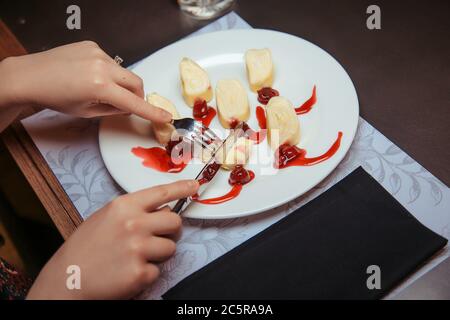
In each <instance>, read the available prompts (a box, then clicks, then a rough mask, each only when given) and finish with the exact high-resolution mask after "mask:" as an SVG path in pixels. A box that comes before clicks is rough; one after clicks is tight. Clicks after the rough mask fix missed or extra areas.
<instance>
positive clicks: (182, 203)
mask: <svg viewBox="0 0 450 320" xmlns="http://www.w3.org/2000/svg"><path fill="white" fill-rule="evenodd" d="M190 203H191V199H190V198H183V199H180V200H178V201H177V203H176V204H175V205H174V207H173V209H172V211H173V212H175V213H177V214H178V215H181V214H182V213H183V211H184V210H185V209H186V208H187V206H188V205H189V204H190Z"/></svg>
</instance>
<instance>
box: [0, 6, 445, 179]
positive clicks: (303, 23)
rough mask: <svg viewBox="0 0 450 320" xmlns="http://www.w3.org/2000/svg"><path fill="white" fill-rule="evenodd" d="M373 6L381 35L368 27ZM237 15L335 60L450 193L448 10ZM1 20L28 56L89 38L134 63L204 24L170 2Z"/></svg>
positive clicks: (330, 9)
mask: <svg viewBox="0 0 450 320" xmlns="http://www.w3.org/2000/svg"><path fill="white" fill-rule="evenodd" d="M373 3H376V4H377V5H379V6H380V7H381V15H382V30H377V31H370V30H368V29H367V28H366V17H367V15H366V8H367V6H368V5H370V4H373ZM69 4H78V5H79V6H80V7H81V11H82V29H81V30H79V31H69V30H68V29H67V28H66V27H65V20H66V17H67V15H66V13H65V11H66V8H67V6H68V5H69ZM235 11H236V12H237V13H238V14H239V15H241V16H242V17H243V18H244V19H245V20H247V21H248V22H249V23H250V24H251V25H252V26H254V27H258V28H269V29H276V30H280V31H284V32H288V33H291V34H295V35H298V36H300V37H302V38H305V39H307V40H309V41H312V42H314V43H316V44H317V45H319V46H321V47H322V48H323V49H325V50H326V51H328V52H330V53H331V54H332V55H334V56H335V57H336V58H337V60H339V61H340V62H341V63H342V64H343V66H344V67H345V69H346V70H347V71H348V72H349V74H350V76H351V78H352V79H353V81H354V83H355V86H356V88H357V91H358V96H359V99H360V105H361V115H362V116H363V117H364V118H365V119H366V120H368V121H369V122H370V123H371V124H373V125H374V126H375V127H376V128H377V129H378V130H380V131H381V132H382V133H383V134H385V135H386V136H387V137H388V138H389V139H391V140H393V141H394V142H395V143H396V144H398V145H399V146H400V147H401V148H403V149H404V150H405V151H406V152H407V153H409V154H410V155H411V156H412V157H413V158H414V159H416V160H417V161H418V162H419V163H421V164H422V165H423V166H424V167H426V168H427V169H428V170H430V171H431V172H432V173H433V174H434V175H436V176H437V177H438V178H440V179H441V180H442V181H444V182H445V183H446V184H447V185H449V184H450V166H449V159H450V129H449V126H450V63H449V62H450V61H449V60H450V59H449V57H450V41H449V38H450V1H448V0H442V1H440V0H433V1H406V0H397V1H392V0H379V1H376V2H373V1H366V0H340V1H336V0H328V1H325V0H314V1H299V0H297V1H294V0H292V1H275V0H258V1H251V0H246V1H244V0H241V1H239V0H238V1H237V4H236V5H235ZM0 14H1V15H2V16H1V17H2V19H3V20H4V21H6V23H7V25H8V26H9V27H10V28H11V29H12V31H13V32H14V34H15V35H16V36H17V37H18V39H19V40H20V42H21V43H22V44H23V45H24V47H25V48H26V49H27V50H28V51H30V52H35V51H40V50H43V49H47V48H51V47H53V46H57V45H60V44H63V43H68V42H73V41H78V40H82V39H91V40H95V41H97V42H98V43H99V44H100V45H101V46H102V47H103V48H104V49H105V51H107V52H108V53H109V54H111V55H115V54H120V55H121V56H122V57H123V58H125V60H126V61H127V62H128V63H132V62H135V61H137V60H139V59H141V58H143V57H145V56H147V55H148V54H150V53H152V52H153V51H155V50H157V49H158V48H161V47H163V46H165V45H167V44H169V43H171V42H173V41H175V40H177V39H179V38H181V37H183V36H184V35H187V34H189V33H191V32H192V31H194V30H195V29H198V28H199V27H201V26H203V25H204V24H206V23H205V22H197V21H195V20H192V19H190V18H188V17H186V16H184V15H183V14H182V13H181V12H180V11H179V10H178V8H177V4H176V1H169V0H152V1H148V0H134V1H133V0H130V1H118V0H116V1H112V0H108V1H106V0H101V1H100V0H97V1H87V0H84V1H76V0H70V1H66V0H58V1H37V0H27V1H24V0H15V1H7V2H6V4H3V5H2V10H1V13H0ZM199 50H201V48H199Z"/></svg>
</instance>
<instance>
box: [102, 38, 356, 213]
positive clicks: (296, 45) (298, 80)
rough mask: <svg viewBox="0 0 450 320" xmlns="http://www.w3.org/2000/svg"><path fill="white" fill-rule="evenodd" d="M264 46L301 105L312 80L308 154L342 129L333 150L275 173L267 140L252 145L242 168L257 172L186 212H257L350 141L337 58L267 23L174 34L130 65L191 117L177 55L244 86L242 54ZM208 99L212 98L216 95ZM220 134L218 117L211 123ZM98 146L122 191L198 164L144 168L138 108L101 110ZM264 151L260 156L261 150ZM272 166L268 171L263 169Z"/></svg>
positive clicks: (314, 175) (319, 174)
mask: <svg viewBox="0 0 450 320" xmlns="http://www.w3.org/2000/svg"><path fill="white" fill-rule="evenodd" d="M265 47H266V48H270V50H271V51H272V56H273V60H274V64H275V82H274V84H273V87H274V88H276V89H278V90H279V91H280V94H281V95H282V96H284V97H286V98H288V99H289V100H291V101H292V103H293V104H294V105H300V104H301V103H303V102H304V101H305V100H306V99H308V98H309V97H310V95H311V92H312V88H313V86H314V85H317V103H316V105H315V106H314V108H313V110H312V111H311V112H309V113H308V114H305V115H301V116H300V127H301V141H300V144H299V146H300V147H302V148H305V149H306V150H307V152H308V156H310V157H312V156H316V155H319V154H322V153H323V152H325V151H326V150H328V148H329V147H330V146H331V145H332V144H333V142H334V141H335V140H336V137H337V134H338V131H342V132H343V138H342V142H341V146H340V148H339V150H338V152H337V153H336V154H335V155H334V156H333V157H332V158H330V159H328V160H327V161H324V162H322V163H320V164H317V165H315V166H311V167H289V168H286V169H283V170H279V171H278V172H276V174H273V173H274V172H273V171H274V170H273V169H272V162H273V152H272V151H270V150H269V148H268V146H267V143H266V141H264V142H262V143H261V144H260V145H258V146H254V148H255V149H254V152H253V155H252V158H251V159H250V160H251V162H255V159H256V158H258V159H259V160H260V162H265V164H261V163H251V164H250V165H249V166H248V168H249V169H251V170H253V171H254V172H255V173H256V178H255V180H253V181H252V182H251V183H249V184H248V185H246V186H245V187H244V188H243V190H242V192H241V194H240V196H239V197H237V198H236V199H233V200H231V201H228V202H225V203H222V204H219V205H204V204H199V203H193V204H192V205H191V206H190V207H189V208H188V209H187V210H186V212H185V216H186V217H190V218H206V219H217V218H233V217H240V216H246V215H250V214H255V213H259V212H263V211H265V210H268V209H271V208H273V207H277V206H280V205H282V204H284V203H286V202H288V201H290V200H292V199H294V198H296V197H298V196H300V195H302V194H303V193H305V192H307V191H308V190H310V189H311V188H313V187H314V186H315V185H316V184H318V183H319V182H320V181H321V180H322V179H324V178H325V177H326V176H327V175H328V174H330V172H332V171H333V169H334V168H335V167H336V166H337V165H338V163H339V162H340V161H341V160H342V158H343V157H344V155H345V153H346V152H347V151H348V149H349V148H350V144H351V143H352V140H353V137H354V135H355V132H356V128H357V124H358V113H359V106H358V98H357V95H356V91H355V87H354V86H353V83H352V81H351V79H350V77H349V76H348V74H347V73H346V72H345V70H344V69H343V68H342V66H341V65H340V64H339V63H338V62H337V61H336V60H335V59H334V58H333V57H332V56H330V55H329V54H328V53H327V52H325V51H324V50H322V49H321V48H319V47H317V46H316V45H314V44H312V43H310V42H308V41H305V40H303V39H301V38H298V37H295V36H292V35H289V34H285V33H281V32H276V31H269V30H258V29H253V30H230V31H220V32H215V33H208V34H205V35H200V36H197V37H193V38H188V39H185V40H182V41H179V42H176V43H174V44H172V45H170V46H168V47H166V48H163V49H161V50H159V51H158V52H156V53H154V54H153V55H151V56H150V57H148V58H147V59H145V60H144V61H143V62H142V63H140V64H139V65H138V66H137V67H136V68H135V69H134V70H133V71H134V72H135V73H136V74H138V75H139V76H140V77H142V79H143V80H144V84H145V92H157V93H159V94H161V95H163V96H165V97H167V98H169V99H170V100H171V101H172V102H173V103H174V104H175V105H176V106H177V108H178V110H179V112H180V114H181V116H186V117H191V116H192V109H191V108H189V107H188V106H186V104H185V103H184V101H183V98H182V96H181V88H180V80H179V73H178V63H179V61H180V60H181V59H182V58H183V57H185V56H186V57H190V58H192V59H194V60H195V61H197V62H198V63H199V64H200V65H201V66H202V67H203V68H205V69H206V70H207V72H208V74H209V76H210V79H211V83H212V86H213V88H215V85H216V83H217V81H218V80H219V79H223V78H236V79H239V80H240V81H241V82H242V84H244V85H245V86H246V87H248V82H247V78H246V71H245V64H244V61H243V54H244V53H245V51H246V50H247V49H250V48H265ZM248 96H249V101H250V105H251V112H252V114H251V118H250V120H249V121H248V123H249V125H250V126H251V127H252V128H255V129H258V126H257V121H256V117H255V108H256V106H257V105H260V104H259V103H258V102H257V99H256V95H255V94H254V93H252V92H251V91H250V90H249V91H248ZM210 105H213V106H215V101H214V100H213V101H211V103H210ZM210 127H211V128H212V129H214V130H215V131H216V132H218V131H220V132H221V133H222V136H224V135H225V134H226V132H225V130H224V129H223V128H222V127H221V126H220V124H219V122H218V120H217V117H216V118H215V119H214V120H213V122H212V124H211V126H210ZM99 143H100V150H101V154H102V157H103V160H104V162H105V165H106V167H107V168H108V170H109V172H110V173H111V175H112V176H113V178H114V179H115V180H116V181H117V183H118V184H119V185H120V186H121V187H122V188H123V189H125V190H126V191H128V192H133V191H136V190H140V189H143V188H146V187H151V186H156V185H159V184H164V183H169V182H173V181H176V180H179V179H185V178H194V177H195V176H196V174H197V173H198V172H199V170H200V169H201V166H202V165H201V164H199V163H197V164H191V165H188V167H187V168H186V169H185V170H184V171H183V172H181V173H178V174H168V173H161V172H157V171H155V170H152V169H149V168H145V167H144V166H143V165H142V164H141V159H139V158H137V157H136V156H134V155H133V154H132V153H131V148H133V147H136V146H142V147H151V146H156V145H157V144H156V142H155V141H154V138H153V136H152V134H151V130H150V124H149V123H148V122H147V121H144V120H142V119H140V118H138V117H136V116H131V117H123V116H118V117H117V116H115V117H108V118H104V119H103V120H102V122H101V125H100V130H99ZM260 155H262V156H260ZM268 172H271V173H272V174H267V173H268ZM228 176H229V173H228V172H226V171H221V172H219V174H218V176H217V177H216V178H215V179H214V180H213V182H212V183H211V185H210V186H209V188H208V189H207V190H206V191H205V193H204V194H202V196H201V197H202V198H207V197H208V198H209V197H214V196H219V195H223V194H225V193H226V192H228V191H229V190H230V186H229V185H228V183H227V180H228Z"/></svg>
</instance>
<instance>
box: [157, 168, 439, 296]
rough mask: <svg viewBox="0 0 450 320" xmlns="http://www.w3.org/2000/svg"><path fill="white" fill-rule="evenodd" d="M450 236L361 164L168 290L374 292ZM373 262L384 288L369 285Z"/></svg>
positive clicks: (250, 293) (222, 293) (231, 293)
mask: <svg viewBox="0 0 450 320" xmlns="http://www.w3.org/2000/svg"><path fill="white" fill-rule="evenodd" d="M446 243H447V240H446V239H445V238H442V237H441V236H439V235H437V234H436V233H434V232H433V231H431V230H429V229H428V228H426V227H425V226H423V225H422V224H420V223H419V222H418V221H417V220H416V219H415V218H414V217H413V216H412V215H411V214H409V213H408V212H407V211H406V209H405V208H404V207H403V206H402V205H401V204H400V203H398V202H397V201H396V200H395V199H394V198H393V197H392V196H391V195H390V194H389V193H388V192H387V191H386V190H385V189H383V187H382V186H380V185H379V184H378V183H377V181H375V180H374V179H373V178H372V177H371V176H370V175H369V174H367V173H366V172H365V171H364V170H363V169H362V168H358V169H356V170H355V171H354V172H352V173H351V174H350V175H349V176H347V177H346V178H344V179H343V180H342V181H341V182H339V183H337V184H336V185H334V186H333V187H332V188H330V189H329V190H328V191H327V192H325V193H324V194H322V195H320V196H319V197H318V198H316V199H314V200H312V201H311V202H309V203H308V204H306V205H304V206H303V207H302V208H299V209H298V210H296V211H295V212H293V213H291V214H290V215H289V216H288V217H286V218H284V219H282V220H281V221H279V222H277V223H275V224H274V225H272V226H271V227H269V228H268V229H266V230H264V231H263V232H261V233H259V234H258V235H256V236H255V237H253V238H251V239H250V240H248V241H246V242H244V243H243V244H241V245H239V246H238V247H236V248H235V249H233V250H231V251H230V252H228V253H227V254H225V255H223V256H222V257H220V258H218V259H216V260H215V261H213V262H211V263H210V264H208V265H207V266H205V267H204V268H202V269H201V270H199V271H197V272H195V273H194V274H192V275H191V276H189V277H188V278H186V279H184V280H183V281H181V282H180V283H179V284H178V285H176V286H175V287H174V288H172V289H170V290H169V291H168V292H167V293H166V294H164V296H163V298H164V299H375V298H380V297H382V295H383V294H385V293H387V292H388V291H389V290H390V289H391V288H393V286H395V285H396V284H398V283H399V282H400V281H401V280H402V279H403V278H404V277H406V276H407V275H408V274H409V273H410V272H412V271H413V270H414V269H415V268H417V267H418V266H419V265H420V264H421V263H423V262H424V261H425V260H427V259H428V258H429V257H431V256H432V255H433V254H434V253H435V252H436V251H438V250H439V249H440V248H442V247H443V246H445V244H446ZM370 265H376V266H378V267H379V268H380V278H381V289H376V288H375V289H372V290H369V289H368V287H367V279H368V278H369V277H370V276H371V275H373V274H374V271H370V273H369V274H368V273H367V268H368V267H369V266H370ZM369 282H370V283H372V284H373V283H374V282H372V281H369Z"/></svg>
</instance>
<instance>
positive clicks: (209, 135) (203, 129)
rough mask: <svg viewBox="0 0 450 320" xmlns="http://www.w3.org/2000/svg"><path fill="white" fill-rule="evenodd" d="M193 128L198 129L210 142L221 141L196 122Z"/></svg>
mask: <svg viewBox="0 0 450 320" xmlns="http://www.w3.org/2000/svg"><path fill="white" fill-rule="evenodd" d="M195 127H196V128H199V129H200V131H201V132H202V134H205V135H206V136H207V137H208V138H209V139H210V140H215V141H217V140H218V141H220V140H221V139H220V138H219V137H218V136H217V135H216V134H215V133H214V131H212V130H211V129H209V128H207V127H205V126H204V125H203V124H201V123H199V122H196V123H195Z"/></svg>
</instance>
